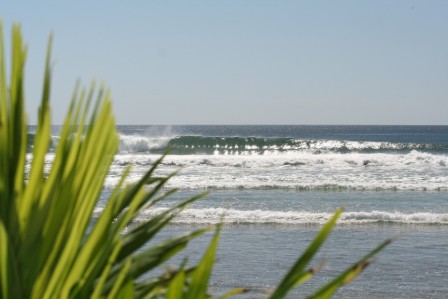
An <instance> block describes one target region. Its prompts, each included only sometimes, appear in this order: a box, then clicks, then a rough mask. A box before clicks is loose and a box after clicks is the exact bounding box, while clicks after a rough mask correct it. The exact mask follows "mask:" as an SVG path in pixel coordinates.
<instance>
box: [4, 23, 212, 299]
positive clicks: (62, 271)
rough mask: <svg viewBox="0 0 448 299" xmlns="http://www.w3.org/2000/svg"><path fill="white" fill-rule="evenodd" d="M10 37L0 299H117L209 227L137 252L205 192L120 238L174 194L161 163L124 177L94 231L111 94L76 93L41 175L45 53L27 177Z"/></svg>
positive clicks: (111, 140) (16, 42)
mask: <svg viewBox="0 0 448 299" xmlns="http://www.w3.org/2000/svg"><path fill="white" fill-rule="evenodd" d="M1 30H2V29H1ZM2 35H3V33H2ZM12 37H13V44H12V52H11V53H12V62H13V64H12V72H11V78H10V83H9V86H8V84H7V82H6V78H5V74H6V70H5V60H4V53H5V51H4V45H3V36H1V37H0V50H1V53H0V57H1V58H0V59H1V60H0V74H1V77H0V96H1V99H0V100H1V106H0V142H1V147H0V159H1V167H0V171H1V179H0V196H1V200H0V205H1V206H0V207H1V208H0V243H1V251H0V283H1V293H0V294H1V298H87V297H90V298H104V297H111V298H115V297H117V296H122V295H123V294H130V293H129V292H131V293H133V288H134V283H135V281H136V279H138V278H139V277H140V276H141V275H142V274H144V273H146V272H148V271H150V270H152V269H154V268H156V267H158V266H159V265H160V264H161V263H163V262H164V261H166V260H167V259H169V258H170V257H172V256H173V255H175V254H176V253H178V252H179V251H180V250H182V249H183V248H184V247H185V246H186V245H187V244H188V242H189V241H190V240H191V239H193V238H195V237H197V236H198V235H200V234H202V233H203V232H205V231H206V230H207V229H203V230H198V231H194V232H192V233H188V234H185V235H183V236H179V237H175V238H172V239H169V240H166V241H164V242H161V243H159V244H156V245H154V246H152V247H149V248H146V249H142V246H143V245H144V244H146V243H147V242H148V241H149V240H150V239H152V238H153V237H154V235H155V234H156V233H157V232H158V231H160V229H162V228H163V227H164V226H165V225H166V224H167V223H168V222H169V221H170V220H171V219H172V218H173V217H175V216H176V215H177V214H178V213H179V212H180V211H181V210H182V209H184V208H185V207H186V206H187V205H188V204H190V203H191V202H193V201H194V200H196V199H198V198H200V197H201V196H202V195H200V196H196V197H194V198H191V199H189V200H187V201H185V202H183V203H181V204H178V205H176V206H174V207H172V208H171V209H168V210H167V211H166V212H164V213H162V214H160V215H157V216H154V217H153V218H151V219H149V220H148V221H147V222H145V223H142V224H140V225H137V226H134V227H132V228H131V229H129V232H128V233H126V234H123V233H122V232H123V230H124V229H125V228H126V227H128V226H129V225H130V224H131V223H132V221H133V220H134V219H135V218H136V217H137V216H138V215H139V213H140V212H141V211H142V210H144V209H147V208H149V207H150V206H152V205H153V204H155V203H156V202H157V201H159V200H161V199H163V198H165V197H166V196H168V195H169V194H171V193H172V192H174V191H175V190H170V191H164V186H165V184H166V182H167V180H168V179H169V178H170V176H168V177H155V176H154V175H153V173H154V170H155V169H156V168H157V166H158V165H159V164H160V162H161V160H162V159H160V160H159V161H157V162H156V163H154V165H153V167H152V168H151V169H150V170H149V171H148V172H147V173H146V175H145V176H143V178H142V179H141V180H140V181H138V182H137V183H134V184H130V185H125V183H124V182H125V179H126V176H127V174H128V173H129V169H128V170H127V171H125V172H124V173H123V176H122V178H121V180H120V183H119V184H118V186H117V187H116V188H115V190H114V192H112V195H111V197H110V198H109V200H108V203H107V206H106V207H105V209H104V211H103V212H102V214H101V215H100V216H99V217H98V219H97V220H96V221H95V223H93V224H92V215H93V211H94V208H95V206H96V204H97V201H98V198H99V195H100V193H101V190H102V187H103V185H104V180H105V178H106V175H107V172H108V170H109V168H110V165H111V163H112V161H113V157H114V155H115V153H116V151H117V149H118V144H119V140H118V134H117V132H116V128H115V121H114V117H113V114H112V105H111V99H110V93H109V91H108V90H105V89H104V88H102V87H101V88H99V90H98V91H96V90H95V88H94V86H93V85H92V87H91V88H90V89H89V91H85V90H80V89H79V88H77V89H76V90H75V93H74V97H73V100H72V103H71V105H70V108H69V110H68V113H67V115H66V118H65V122H64V125H63V126H62V130H61V134H60V140H59V142H58V145H57V148H56V151H55V154H54V160H53V162H52V166H51V169H50V171H49V172H46V171H45V157H46V155H47V153H48V151H49V146H50V138H51V120H50V114H51V113H50V106H49V96H50V83H51V67H50V50H48V53H47V62H46V68H45V77H44V87H43V94H42V100H41V105H40V108H39V115H38V124H37V129H36V135H35V138H34V145H33V155H32V157H33V158H32V162H31V168H30V170H29V171H28V175H27V177H28V180H25V179H24V178H25V164H26V150H27V130H28V127H27V123H26V116H25V112H24V92H23V78H24V63H25V57H26V48H25V46H24V45H23V42H22V37H21V33H20V28H19V27H18V26H17V25H16V26H14V27H13V31H12ZM50 48H51V39H50V41H49V46H48V49H50ZM8 87H9V89H8ZM92 105H93V109H91V107H92ZM120 294H121V295H120Z"/></svg>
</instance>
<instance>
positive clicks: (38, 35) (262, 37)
mask: <svg viewBox="0 0 448 299" xmlns="http://www.w3.org/2000/svg"><path fill="white" fill-rule="evenodd" d="M30 3H31V4H30ZM0 18H2V20H3V25H4V30H5V35H6V37H7V38H9V36H10V34H9V33H10V28H11V24H12V23H13V22H19V23H21V24H22V29H23V33H24V36H25V39H26V40H27V44H28V62H27V77H26V80H27V81H26V88H27V90H26V95H27V105H28V111H29V112H28V113H29V119H30V122H31V123H33V122H35V121H36V111H37V106H38V102H39V96H40V90H41V81H42V72H43V64H44V56H45V48H46V42H47V37H48V34H49V33H50V32H53V33H54V37H55V39H54V47H53V61H54V84H53V92H52V103H53V123H55V124H59V123H61V122H62V120H63V115H64V114H65V110H66V108H67V106H68V102H69V100H70V97H71V93H72V91H73V88H74V85H75V82H76V80H77V79H81V81H82V82H83V83H84V84H85V85H89V84H90V82H91V80H92V79H96V80H98V81H104V82H105V83H106V85H107V86H109V87H110V88H111V90H112V95H113V100H114V111H115V114H116V116H117V123H119V124H445V125H446V124H448V1H446V0H440V1H437V0H431V1H429V0H424V1H417V0H406V1H399V0H394V1H390V0H375V1H359V0H353V1H298V0H297V1H261V0H256V1H255V0H254V1H251V0H244V1H237V0H233V1H141V0H140V1H136V0H135V1H84V0H83V1H71V2H69V1H39V2H28V3H25V1H2V3H0ZM8 44H9V41H8Z"/></svg>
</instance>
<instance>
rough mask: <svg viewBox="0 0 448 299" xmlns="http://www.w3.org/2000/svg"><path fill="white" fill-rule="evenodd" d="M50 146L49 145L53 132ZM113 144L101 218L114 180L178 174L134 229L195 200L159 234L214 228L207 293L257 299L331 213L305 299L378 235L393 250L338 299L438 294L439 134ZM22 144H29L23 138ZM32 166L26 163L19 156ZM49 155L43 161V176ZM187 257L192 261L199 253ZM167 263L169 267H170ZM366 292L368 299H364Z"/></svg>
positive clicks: (183, 132)
mask: <svg viewBox="0 0 448 299" xmlns="http://www.w3.org/2000/svg"><path fill="white" fill-rule="evenodd" d="M53 131H54V134H53V138H52V148H53V149H54V148H55V146H57V142H58V127H54V130H53ZM118 131H119V136H118V137H119V139H120V147H119V150H118V152H117V154H116V156H115V158H114V160H113V162H112V166H111V169H110V171H109V173H108V175H107V178H106V182H105V185H104V189H103V192H102V195H101V199H100V204H99V205H98V206H97V207H96V209H95V217H96V216H97V215H99V214H100V213H101V212H102V210H103V207H104V205H105V203H106V202H107V198H108V196H109V195H110V193H111V192H112V190H113V188H114V187H115V186H116V185H117V183H118V182H119V180H120V177H121V174H122V173H123V171H124V170H125V169H126V168H127V167H128V166H131V171H130V173H129V176H128V178H127V182H128V183H131V182H135V181H137V180H138V179H139V178H140V177H141V176H142V175H143V174H144V173H145V172H146V171H147V170H148V169H149V168H150V167H151V166H152V165H153V164H154V162H155V161H157V160H158V159H159V158H160V157H161V155H162V154H164V153H166V151H167V149H168V148H169V149H170V152H169V154H168V155H167V156H166V157H165V158H164V160H163V162H162V163H161V164H160V166H159V167H158V169H157V171H156V175H170V174H171V173H173V172H178V174H177V175H176V176H174V177H173V178H172V179H170V181H169V182H168V184H167V188H168V189H169V188H176V189H178V192H177V193H175V194H174V195H173V196H171V197H170V198H168V199H167V200H165V201H162V202H160V203H159V204H158V205H156V206H155V207H153V208H151V209H148V210H146V211H144V212H143V214H142V215H140V217H139V218H137V219H135V221H136V222H141V221H145V220H147V219H149V218H150V217H152V216H154V215H157V214H158V213H161V212H163V211H165V210H166V209H167V208H168V207H170V206H172V205H174V204H176V203H178V202H180V201H182V200H185V199H187V198H189V197H192V196H194V195H197V194H199V193H203V192H206V193H208V196H207V197H205V198H204V199H201V200H199V201H197V202H195V203H194V204H193V205H191V206H190V207H189V208H187V209H186V210H185V211H183V212H182V213H181V214H180V215H179V216H178V217H177V218H175V219H174V220H173V223H172V225H171V226H170V227H169V228H168V229H167V230H165V231H164V232H163V234H164V235H163V236H170V235H173V234H176V233H181V232H185V231H189V230H191V229H193V228H194V227H196V226H207V225H212V224H216V223H224V229H223V233H222V238H221V245H220V249H219V251H218V260H222V263H218V264H217V266H216V268H215V274H214V276H213V283H212V287H213V288H214V289H216V290H218V291H219V290H222V291H225V290H229V289H231V288H235V287H249V288H250V289H251V292H250V294H249V295H248V298H253V297H257V298H258V297H264V295H263V294H264V292H265V291H266V289H269V288H270V287H273V286H274V285H275V284H276V283H277V282H278V281H279V280H280V278H281V277H282V275H283V274H284V272H285V271H286V269H287V268H288V267H289V266H290V265H291V263H292V261H293V260H294V258H295V257H297V256H298V254H299V253H300V251H301V250H303V249H304V248H305V246H306V244H308V243H309V242H310V241H311V240H312V237H313V236H314V234H315V233H316V232H317V230H318V229H319V227H320V226H321V225H322V224H323V223H325V222H326V221H327V220H328V219H329V218H330V217H331V215H332V214H333V213H334V211H335V210H336V209H337V208H339V207H342V208H343V209H344V213H343V214H342V216H341V218H340V219H339V221H338V225H337V227H336V229H335V230H334V232H333V234H332V236H331V237H330V239H329V240H328V242H327V244H326V246H325V247H324V248H323V249H322V252H321V253H320V254H319V256H318V257H317V259H316V263H318V264H319V263H320V264H323V265H324V267H323V269H322V271H321V273H320V274H321V276H320V278H316V279H314V280H312V281H310V282H309V283H307V284H306V285H305V287H304V288H301V289H300V290H297V291H296V292H295V293H293V295H292V297H291V298H297V297H305V296H306V295H308V294H310V293H311V292H312V290H313V289H315V288H316V287H317V286H319V285H321V284H322V283H323V282H325V281H328V280H329V279H330V278H331V277H332V276H333V275H334V274H336V273H337V272H338V271H340V270H342V269H344V268H346V267H348V266H349V265H350V264H351V263H352V262H353V261H354V259H355V258H356V257H360V256H362V255H364V254H366V253H367V252H368V251H369V250H370V249H372V248H373V247H374V246H375V245H377V244H379V243H380V242H381V241H383V240H385V239H387V238H393V239H394V242H393V243H392V244H391V245H390V246H389V247H388V248H387V249H386V250H384V252H382V253H381V254H380V255H379V256H378V258H377V260H375V262H374V263H373V264H372V265H371V266H370V267H369V268H368V269H367V271H366V272H365V273H363V275H362V276H361V277H360V278H359V279H358V280H356V281H355V282H354V283H352V284H350V285H348V286H346V287H344V288H342V289H341V290H340V291H339V292H338V294H337V296H336V297H337V298H359V297H367V298H443V297H444V296H445V294H446V293H447V291H448V272H447V269H448V250H447V248H448V126H118ZM29 138H31V139H32V138H33V130H32V128H31V129H30V133H29ZM28 158H29V160H31V156H30V155H29V156H28ZM53 158H54V153H53V152H50V153H49V154H48V155H47V158H46V163H47V168H48V169H49V168H50V167H51V164H52V161H53ZM207 242H208V239H207V237H205V239H204V240H203V241H201V240H199V242H196V243H195V244H193V245H192V247H191V248H189V249H187V253H186V254H187V255H188V256H189V257H190V258H193V259H194V258H195V257H197V256H198V254H200V252H202V251H203V250H204V248H205V246H206V245H207ZM173 263H174V264H175V263H176V261H173ZM365 294H367V296H365Z"/></svg>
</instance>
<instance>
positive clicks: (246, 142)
mask: <svg viewBox="0 0 448 299" xmlns="http://www.w3.org/2000/svg"><path fill="white" fill-rule="evenodd" d="M167 147H169V148H171V150H172V154H190V155H194V154H241V153H251V154H265V153H269V152H286V151H307V152H311V153H315V154H319V153H322V152H335V153H350V152H359V153H378V152H382V153H388V152H410V151H412V150H419V151H424V152H448V145H436V144H416V143H392V142H367V141H366V142H363V141H340V140H299V139H294V138H260V137H203V136H178V137H172V138H169V137H160V138H155V137H143V136H138V135H136V136H129V135H128V136H126V135H122V136H121V148H120V151H124V152H135V153H140V152H151V153H162V152H163V151H164V150H165V149H166V148H167Z"/></svg>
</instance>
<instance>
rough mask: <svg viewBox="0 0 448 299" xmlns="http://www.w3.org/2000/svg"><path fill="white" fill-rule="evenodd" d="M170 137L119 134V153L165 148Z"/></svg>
mask: <svg viewBox="0 0 448 299" xmlns="http://www.w3.org/2000/svg"><path fill="white" fill-rule="evenodd" d="M170 139H172V137H166V136H159V137H151V136H142V135H120V153H142V152H149V151H151V150H152V149H161V148H165V147H166V146H167V144H168V142H169V141H170Z"/></svg>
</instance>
